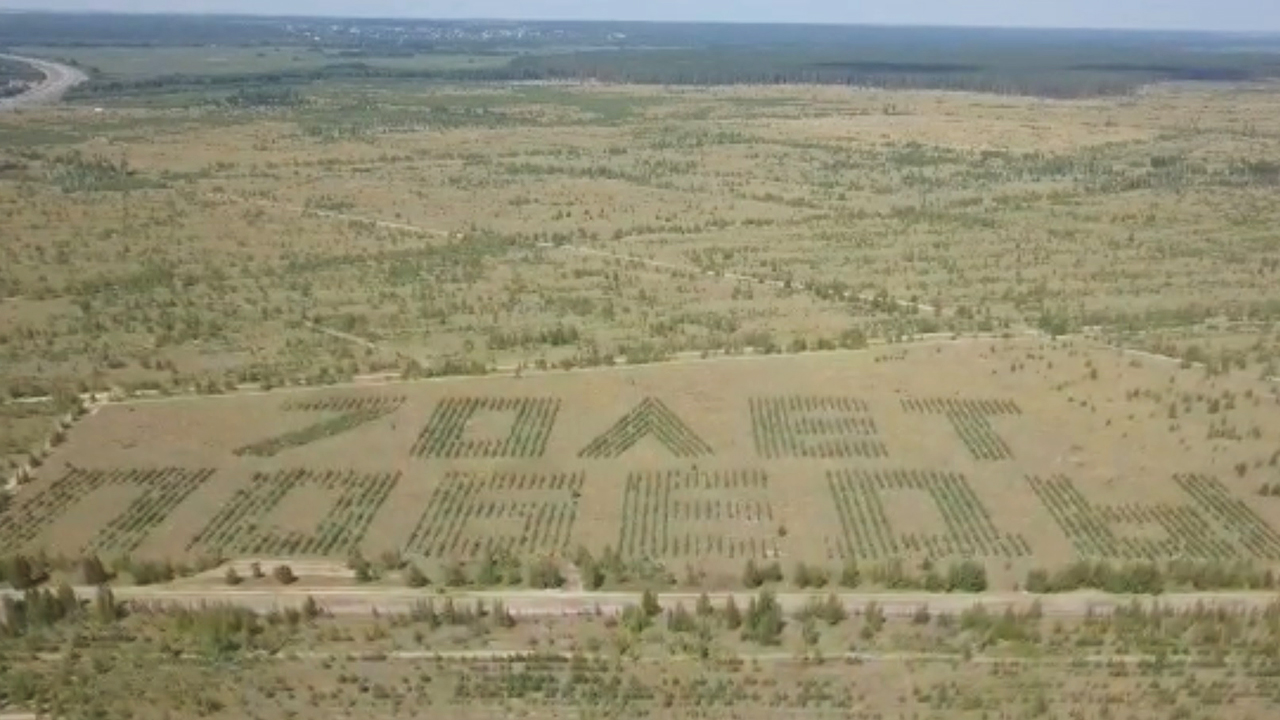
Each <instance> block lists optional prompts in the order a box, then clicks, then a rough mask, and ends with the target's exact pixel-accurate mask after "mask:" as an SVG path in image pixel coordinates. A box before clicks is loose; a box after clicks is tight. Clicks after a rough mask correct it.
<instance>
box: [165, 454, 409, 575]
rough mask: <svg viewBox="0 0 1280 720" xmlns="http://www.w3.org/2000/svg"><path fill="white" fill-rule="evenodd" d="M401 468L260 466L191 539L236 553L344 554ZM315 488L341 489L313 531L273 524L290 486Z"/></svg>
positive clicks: (356, 540)
mask: <svg viewBox="0 0 1280 720" xmlns="http://www.w3.org/2000/svg"><path fill="white" fill-rule="evenodd" d="M399 480H400V473H372V474H362V473H357V472H353V471H334V470H304V469H292V470H280V471H277V472H274V473H263V472H256V473H254V474H253V478H252V479H251V480H250V482H249V484H248V485H247V486H246V487H243V488H240V489H239V490H237V491H236V493H235V495H233V496H232V497H231V499H230V500H229V501H228V502H227V503H226V504H225V505H223V506H222V508H221V509H219V510H218V513H217V514H216V515H214V516H213V519H212V520H210V521H209V524H208V525H207V526H205V527H204V529H203V530H201V531H200V533H199V534H198V535H196V536H195V537H194V538H193V539H192V540H191V542H190V543H188V545H187V549H188V550H191V549H193V548H201V549H205V550H210V551H217V552H222V553H230V554H237V555H276V556H285V555H341V554H345V553H348V552H350V551H351V550H352V549H354V548H356V547H357V546H358V545H359V544H360V540H361V539H362V538H363V537H364V534H365V532H366V531H367V530H368V529H369V524H370V523H371V522H373V516H374V514H376V513H377V512H378V509H379V508H380V507H382V504H383V503H385V502H386V500H387V496H389V495H390V494H391V491H392V489H393V488H395V486H396V483H397V482H399ZM305 488H313V489H318V490H321V491H327V492H331V493H334V494H336V498H335V499H334V501H333V503H332V505H330V507H329V509H328V512H327V513H325V515H324V517H323V518H322V519H321V520H320V521H319V522H317V523H316V526H315V530H314V531H312V532H302V531H298V530H288V531H280V530H279V529H276V528H272V527H271V525H270V523H269V520H270V519H271V516H272V511H273V510H275V508H276V507H277V506H279V504H280V503H281V501H283V500H284V499H285V497H286V496H288V495H289V494H290V493H291V492H294V491H297V490H303V489H305Z"/></svg>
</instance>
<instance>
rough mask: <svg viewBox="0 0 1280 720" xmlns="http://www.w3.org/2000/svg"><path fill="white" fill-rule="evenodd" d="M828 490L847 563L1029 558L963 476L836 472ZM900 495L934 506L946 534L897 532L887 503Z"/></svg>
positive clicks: (1023, 543) (1023, 542) (829, 475)
mask: <svg viewBox="0 0 1280 720" xmlns="http://www.w3.org/2000/svg"><path fill="white" fill-rule="evenodd" d="M827 484H828V486H829V488H830V490H831V498H832V500H833V502H834V504H835V506H836V514H837V515H838V516H839V519H840V526H841V530H842V531H843V536H842V541H841V542H840V543H839V544H838V548H839V551H840V554H841V555H842V556H844V557H847V558H856V559H867V560H883V559H887V558H894V557H900V556H904V555H919V556H925V557H934V558H940V557H956V556H965V557H1004V558H1014V557H1022V556H1026V555H1030V554H1031V547H1030V546H1029V545H1028V544H1027V541H1026V540H1025V539H1023V538H1022V536H1020V535H1010V534H1007V533H1001V532H1000V531H999V530H998V529H997V528H996V526H995V524H994V523H993V522H992V520H991V513H990V512H989V511H988V510H987V508H986V506H985V505H983V504H982V501H981V500H979V499H978V496H977V495H976V494H975V493H974V492H973V488H972V487H970V485H969V481H968V480H967V479H966V478H965V476H964V475H960V474H958V473H946V472H937V471H933V470H887V471H885V470H870V471H869V470H838V471H832V472H828V473H827ZM900 492H911V493H915V494H916V495H920V496H923V498H927V499H928V501H930V502H932V504H933V505H934V506H935V507H936V508H937V509H938V513H939V514H940V515H941V517H942V521H943V523H944V527H945V530H943V531H942V532H937V533H928V534H904V533H901V532H899V531H898V530H895V529H894V528H893V526H892V525H891V524H890V520H889V514H888V513H887V512H885V508H884V502H883V500H884V499H885V497H886V496H887V495H888V494H890V493H900Z"/></svg>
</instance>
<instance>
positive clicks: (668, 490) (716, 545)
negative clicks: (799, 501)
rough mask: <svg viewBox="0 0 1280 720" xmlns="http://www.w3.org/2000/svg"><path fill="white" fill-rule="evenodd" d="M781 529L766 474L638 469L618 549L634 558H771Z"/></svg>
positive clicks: (626, 494) (629, 485)
mask: <svg viewBox="0 0 1280 720" xmlns="http://www.w3.org/2000/svg"><path fill="white" fill-rule="evenodd" d="M777 528H778V524H777V521H776V519H775V517H774V511H773V504H772V502H771V501H770V497H769V476H768V475H767V474H766V473H765V472H764V471H763V470H756V469H746V470H698V469H696V468H695V469H693V470H690V469H687V468H683V469H679V470H667V471H635V472H632V473H630V474H628V475H627V481H626V484H625V485H624V486H623V492H622V521H621V522H620V523H619V525H618V551H619V552H621V553H622V554H623V555H624V556H626V557H633V558H658V557H663V558H683V559H696V558H701V557H705V556H719V557H727V558H741V557H748V558H750V557H760V558H763V557H771V556H776V555H777V554H778V533H777Z"/></svg>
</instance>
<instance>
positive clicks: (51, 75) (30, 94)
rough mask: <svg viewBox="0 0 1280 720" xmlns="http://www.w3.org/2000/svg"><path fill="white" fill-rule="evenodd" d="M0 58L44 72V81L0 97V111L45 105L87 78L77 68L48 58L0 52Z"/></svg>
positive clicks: (55, 100) (58, 98) (59, 97)
mask: <svg viewBox="0 0 1280 720" xmlns="http://www.w3.org/2000/svg"><path fill="white" fill-rule="evenodd" d="M0 59H4V60H14V61H17V62H23V63H26V64H28V65H30V66H32V67H34V68H35V69H36V70H39V71H40V72H42V73H44V82H41V83H40V84H38V85H36V86H34V87H32V88H31V89H29V90H27V91H26V92H25V93H22V94H21V95H15V96H13V97H9V98H3V99H0V112H5V111H8V110H15V109H17V108H21V107H32V106H35V105H47V104H50V103H55V102H57V101H58V100H60V99H62V95H63V93H65V92H66V91H67V90H70V89H71V88H72V87H74V86H76V85H79V84H80V83H82V82H84V81H86V80H88V79H89V76H88V75H85V74H84V73H82V72H80V71H79V70H77V69H75V68H73V67H69V66H67V65H61V64H59V63H55V62H49V61H48V60H39V59H36V58H29V57H21V56H19V55H6V54H3V53H0Z"/></svg>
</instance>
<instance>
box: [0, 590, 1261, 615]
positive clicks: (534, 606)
mask: <svg viewBox="0 0 1280 720" xmlns="http://www.w3.org/2000/svg"><path fill="white" fill-rule="evenodd" d="M76 592H77V594H79V595H80V596H81V597H83V598H85V599H90V598H92V597H93V596H94V595H95V593H96V592H97V590H96V588H93V587H80V588H76ZM113 592H114V594H115V597H116V599H117V600H119V601H133V602H142V603H159V604H162V605H179V606H187V607H194V606H199V605H201V604H207V603H229V604H234V605H239V606H243V607H247V608H250V609H252V610H254V611H256V612H269V611H272V610H282V609H285V608H291V607H294V608H296V607H301V606H302V604H303V603H304V602H306V600H307V598H312V599H314V600H315V602H316V603H317V604H319V606H320V607H321V608H323V609H324V610H325V611H327V612H329V613H331V614H333V615H345V616H360V615H371V614H372V613H373V612H374V611H375V610H376V611H377V612H378V613H381V614H387V613H407V612H409V611H410V610H411V609H412V608H413V607H414V605H415V604H417V603H420V602H424V601H426V600H432V601H433V602H435V603H436V605H437V607H439V605H440V603H442V602H444V601H445V599H452V600H453V602H454V603H459V604H472V603H475V602H483V603H485V604H492V603H494V602H501V603H503V604H504V605H505V606H506V608H507V609H508V610H509V611H510V612H511V613H512V614H513V615H517V616H522V617H562V616H575V615H595V614H602V615H612V614H618V613H621V612H622V610H623V609H624V608H626V607H628V606H630V605H637V604H639V602H640V595H639V593H633V592H563V591H535V590H518V589H513V590H494V591H471V592H468V591H461V592H448V593H444V592H440V591H437V590H432V589H424V590H411V589H407V588H395V587H377V586H366V587H340V588H335V587H333V586H329V587H303V586H299V585H295V586H289V587H270V588H251V589H245V588H239V587H206V588H179V587H172V586H170V587H164V586H148V587H119V588H114V589H113ZM0 594H8V595H12V596H15V597H18V596H20V594H19V593H15V592H13V591H3V593H0ZM731 595H732V597H733V598H734V602H736V603H738V605H739V606H740V607H746V605H747V603H748V602H749V601H750V600H751V598H752V597H754V594H753V593H747V592H736V593H710V594H709V597H710V599H711V601H712V602H713V603H716V604H718V605H723V604H724V602H725V601H726V600H727V598H728V597H729V596H731ZM827 595H828V593H825V592H815V593H800V592H784V593H780V594H779V595H778V596H777V598H778V601H779V603H780V604H781V605H782V608H783V610H784V611H785V612H787V613H793V612H795V611H797V610H800V609H802V608H803V607H804V606H805V605H806V604H807V603H809V602H810V601H812V600H822V599H824V598H826V597H827ZM837 597H838V598H839V599H840V601H841V602H842V603H843V604H844V606H845V607H846V608H847V609H848V610H849V611H850V612H862V611H865V610H866V609H867V607H869V606H871V605H872V604H874V605H875V606H877V607H878V608H880V610H882V611H883V612H884V614H885V615H891V616H900V617H908V616H911V615H914V614H915V613H916V612H918V611H919V610H920V609H921V608H925V609H927V610H928V611H929V612H930V613H931V614H935V615H937V614H942V615H956V614H959V613H962V612H964V611H966V610H969V609H971V608H973V607H976V606H979V605H981V606H982V607H984V608H985V609H986V610H987V611H989V612H995V613H1000V612H1004V611H1005V609H1007V608H1012V609H1014V610H1027V609H1030V608H1031V607H1032V605H1033V603H1036V602H1038V603H1039V604H1040V609H1041V612H1042V613H1043V614H1044V615H1045V616H1046V617H1083V616H1086V615H1090V614H1093V615H1105V614H1109V613H1111V612H1114V611H1115V610H1116V609H1117V608H1125V607H1128V606H1130V605H1131V604H1137V605H1139V606H1141V607H1145V608H1150V607H1156V606H1159V607H1162V608H1168V609H1174V610H1192V609H1194V608H1196V607H1205V608H1215V609H1222V610H1228V611H1243V610H1253V609H1262V608H1266V607H1268V606H1271V605H1272V604H1274V603H1276V602H1280V594H1278V593H1275V592H1258V591H1231V592H1192V593H1169V594H1165V595H1159V596H1149V595H1142V596H1121V595H1108V594H1106V593H1101V592H1075V593H1063V594H1057V595H1030V594H1026V593H1020V592H997V593H983V594H977V595H966V594H949V595H942V594H931V593H840V594H838V595H837ZM658 600H659V602H660V603H661V604H662V606H663V607H666V608H673V607H675V606H676V604H678V603H679V604H683V605H684V606H685V607H686V608H690V609H692V608H693V607H694V604H695V603H696V602H697V601H698V594H697V593H662V594H660V595H659V596H658Z"/></svg>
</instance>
